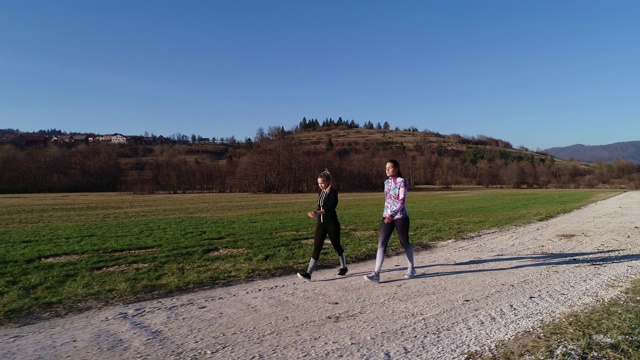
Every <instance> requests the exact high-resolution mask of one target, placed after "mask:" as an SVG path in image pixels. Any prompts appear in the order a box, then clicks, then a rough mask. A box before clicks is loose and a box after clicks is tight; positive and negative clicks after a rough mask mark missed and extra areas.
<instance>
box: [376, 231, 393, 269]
mask: <svg viewBox="0 0 640 360" xmlns="http://www.w3.org/2000/svg"><path fill="white" fill-rule="evenodd" d="M394 228H395V224H394V223H391V224H387V223H385V222H384V219H382V220H381V221H380V234H379V235H378V252H377V253H376V267H375V269H374V270H373V272H375V273H376V274H380V270H381V269H382V263H383V262H384V251H385V250H386V249H387V244H388V243H389V239H390V238H391V233H392V232H393V229H394Z"/></svg>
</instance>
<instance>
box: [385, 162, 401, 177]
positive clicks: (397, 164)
mask: <svg viewBox="0 0 640 360" xmlns="http://www.w3.org/2000/svg"><path fill="white" fill-rule="evenodd" d="M387 163H392V164H393V167H394V168H395V169H398V172H397V175H398V177H403V176H402V171H400V163H399V162H398V160H394V159H391V160H389V161H387Z"/></svg>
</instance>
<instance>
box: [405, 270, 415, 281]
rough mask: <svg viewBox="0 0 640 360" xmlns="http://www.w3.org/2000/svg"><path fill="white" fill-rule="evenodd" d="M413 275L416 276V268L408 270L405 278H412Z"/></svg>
mask: <svg viewBox="0 0 640 360" xmlns="http://www.w3.org/2000/svg"><path fill="white" fill-rule="evenodd" d="M413 277H416V269H414V268H411V269H409V270H407V273H406V274H405V275H404V278H405V279H411V278H413Z"/></svg>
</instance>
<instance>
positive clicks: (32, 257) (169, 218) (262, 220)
mask: <svg viewBox="0 0 640 360" xmlns="http://www.w3.org/2000/svg"><path fill="white" fill-rule="evenodd" d="M619 193H620V191H607V190H505V189H500V190H486V189H475V190H468V189H467V190H459V191H437V192H436V191H412V192H411V193H410V194H409V196H408V199H407V209H408V211H409V215H410V217H411V233H410V234H411V242H412V243H413V244H414V246H415V247H416V248H418V249H426V248H428V247H429V244H430V243H433V242H437V241H442V240H448V239H452V238H460V237H464V236H467V235H468V234H473V233H477V232H481V231H483V230H488V229H493V228H500V227H505V226H513V225H520V224H523V223H528V222H531V221H541V220H545V219H549V218H551V217H554V216H557V215H559V214H562V213H566V212H569V211H572V210H574V209H576V208H579V207H582V206H584V205H587V204H589V203H592V202H595V201H598V200H602V199H604V198H607V197H610V196H614V195H616V194H619ZM316 199H317V195H316V194H291V195H251V194H187V195H149V196H141V195H128V194H114V193H97V194H96V193H92V194H29V195H0V264H1V265H2V266H0V323H12V322H25V321H37V320H39V319H43V318H48V317H52V316H59V315H62V314H67V313H71V312H76V311H83V310H87V309H90V308H95V307H100V306H104V305H107V304H115V303H128V302H134V301H140V300H146V299H152V298H158V297H162V296H168V295H172V294H176V293H181V292H187V291H193V290H197V289H204V288H210V287H216V286H226V285H231V284H236V283H240V282H246V281H251V280H255V279H260V278H267V277H272V276H280V275H291V274H294V273H295V271H297V270H300V269H304V268H305V267H306V264H307V263H308V260H309V257H310V256H311V250H312V244H311V239H312V238H313V233H314V228H315V219H313V220H312V219H308V218H307V217H306V213H307V211H309V210H311V209H313V208H314V207H315V202H316ZM383 201H384V199H383V194H382V193H344V194H340V204H339V206H338V215H339V218H340V221H341V224H342V242H343V246H344V248H345V251H346V255H347V258H348V261H349V262H356V261H362V260H368V259H372V258H374V257H375V252H376V248H377V231H378V226H379V221H380V218H381V215H382V205H383ZM388 251H389V252H391V253H399V252H401V248H400V245H399V241H397V238H396V237H395V235H394V238H392V242H391V243H390V246H389V248H388ZM337 265H338V258H337V256H336V255H335V253H334V252H333V249H332V248H331V246H330V245H328V244H327V245H326V246H325V250H323V253H322V255H321V258H320V261H319V266H320V267H324V268H327V267H335V266H337Z"/></svg>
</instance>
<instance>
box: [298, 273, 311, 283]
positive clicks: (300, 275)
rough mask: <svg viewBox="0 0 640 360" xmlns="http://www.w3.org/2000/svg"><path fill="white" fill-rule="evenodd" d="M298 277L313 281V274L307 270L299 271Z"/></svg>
mask: <svg viewBox="0 0 640 360" xmlns="http://www.w3.org/2000/svg"><path fill="white" fill-rule="evenodd" d="M298 277H299V278H300V279H302V280H307V281H311V274H309V273H308V272H306V271H298Z"/></svg>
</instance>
